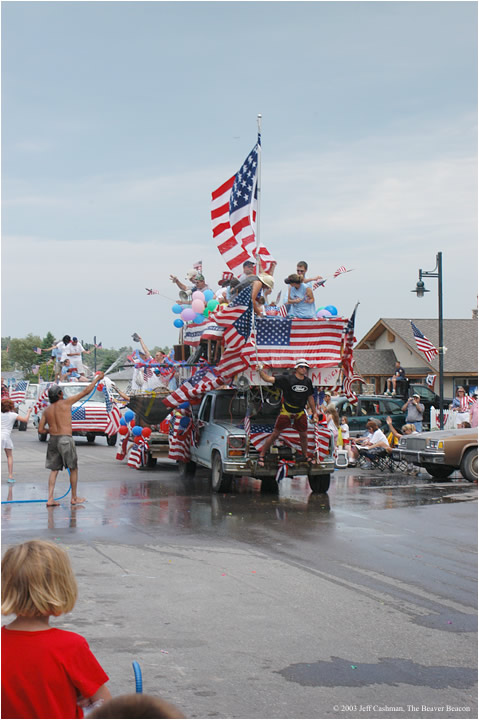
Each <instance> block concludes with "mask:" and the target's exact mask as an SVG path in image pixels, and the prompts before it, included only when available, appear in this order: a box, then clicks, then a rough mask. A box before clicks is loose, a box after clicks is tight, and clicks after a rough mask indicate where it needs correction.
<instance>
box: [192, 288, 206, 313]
mask: <svg viewBox="0 0 479 720" xmlns="http://www.w3.org/2000/svg"><path fill="white" fill-rule="evenodd" d="M201 294H202V295H203V293H201ZM191 309H192V310H194V311H195V312H196V313H199V314H200V315H201V313H202V312H203V311H204V309H205V304H204V302H203V300H199V299H196V300H193V302H192V303H191Z"/></svg>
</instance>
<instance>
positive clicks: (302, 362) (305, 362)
mask: <svg viewBox="0 0 479 720" xmlns="http://www.w3.org/2000/svg"><path fill="white" fill-rule="evenodd" d="M301 365H304V367H307V368H309V367H310V365H309V363H308V361H307V360H305V359H304V358H300V359H299V360H298V361H297V363H296V365H295V366H294V367H295V369H296V368H297V367H301Z"/></svg>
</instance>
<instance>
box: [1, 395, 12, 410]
mask: <svg viewBox="0 0 479 720" xmlns="http://www.w3.org/2000/svg"><path fill="white" fill-rule="evenodd" d="M13 408H14V404H13V400H10V398H4V399H3V400H2V412H3V413H7V412H11V410H13Z"/></svg>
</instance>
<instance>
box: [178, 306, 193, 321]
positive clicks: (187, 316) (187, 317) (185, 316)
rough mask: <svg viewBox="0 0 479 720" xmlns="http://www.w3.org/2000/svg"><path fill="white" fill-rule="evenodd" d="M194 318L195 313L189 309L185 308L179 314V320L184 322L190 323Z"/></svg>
mask: <svg viewBox="0 0 479 720" xmlns="http://www.w3.org/2000/svg"><path fill="white" fill-rule="evenodd" d="M195 317H196V313H195V311H194V310H192V309H191V308H185V309H184V310H183V311H182V313H181V319H182V320H184V321H185V322H190V321H191V320H194V319H195Z"/></svg>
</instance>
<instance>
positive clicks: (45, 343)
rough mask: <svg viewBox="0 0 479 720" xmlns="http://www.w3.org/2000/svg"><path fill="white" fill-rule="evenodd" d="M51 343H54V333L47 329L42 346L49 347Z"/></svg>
mask: <svg viewBox="0 0 479 720" xmlns="http://www.w3.org/2000/svg"><path fill="white" fill-rule="evenodd" d="M52 345H55V335H52V333H51V332H50V331H48V332H47V334H46V335H45V337H44V338H43V340H42V348H49V347H51V346H52Z"/></svg>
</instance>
